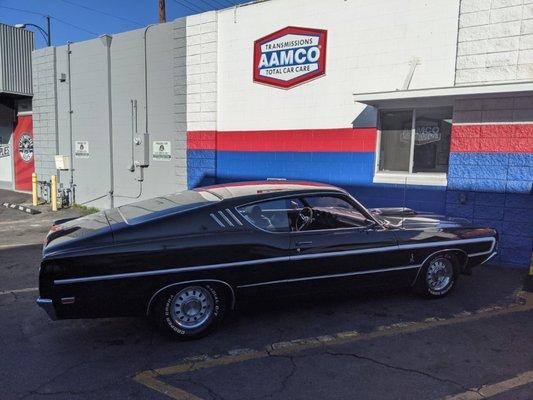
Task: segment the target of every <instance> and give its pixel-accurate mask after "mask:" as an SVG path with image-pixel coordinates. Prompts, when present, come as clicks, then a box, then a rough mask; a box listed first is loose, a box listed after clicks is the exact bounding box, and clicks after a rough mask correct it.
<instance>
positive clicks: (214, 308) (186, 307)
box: [152, 284, 226, 340]
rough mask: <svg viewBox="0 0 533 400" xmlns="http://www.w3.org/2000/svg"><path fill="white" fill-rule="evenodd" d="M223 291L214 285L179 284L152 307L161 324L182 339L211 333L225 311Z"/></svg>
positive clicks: (164, 328)
mask: <svg viewBox="0 0 533 400" xmlns="http://www.w3.org/2000/svg"><path fill="white" fill-rule="evenodd" d="M225 303H226V301H225V297H224V292H223V291H222V290H220V289H218V287H216V286H214V285H209V284H206V285H199V284H198V285H197V284H194V285H183V286H176V287H173V288H171V289H169V290H167V291H165V292H164V293H163V294H161V295H159V296H158V298H157V300H156V303H155V306H154V308H153V310H152V316H153V318H154V319H155V322H156V324H157V325H158V327H159V328H160V329H161V330H163V331H164V332H166V333H168V334H170V335H171V336H173V337H175V338H177V339H180V340H190V339H196V338H199V337H202V336H204V335H206V334H207V333H208V332H210V331H211V330H212V329H213V328H214V327H215V326H216V325H217V324H218V323H219V322H220V321H221V320H222V317H223V315H224V311H225Z"/></svg>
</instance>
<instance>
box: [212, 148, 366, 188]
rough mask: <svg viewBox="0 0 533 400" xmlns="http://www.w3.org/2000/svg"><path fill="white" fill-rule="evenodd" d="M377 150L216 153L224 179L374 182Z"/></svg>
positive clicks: (219, 173)
mask: <svg viewBox="0 0 533 400" xmlns="http://www.w3.org/2000/svg"><path fill="white" fill-rule="evenodd" d="M373 172H374V153H366V152H365V153H322V152H320V153H296V152H233V151H221V152H218V154H217V175H218V178H219V179H221V180H223V181H231V180H247V179H265V178H286V179H307V180H314V181H321V182H329V183H334V184H366V185H369V184H371V183H372V175H373Z"/></svg>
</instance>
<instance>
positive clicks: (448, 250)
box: [411, 249, 468, 286]
mask: <svg viewBox="0 0 533 400" xmlns="http://www.w3.org/2000/svg"><path fill="white" fill-rule="evenodd" d="M450 251H455V252H461V253H463V254H464V255H465V256H466V257H467V258H468V254H467V253H466V252H465V251H464V250H462V249H442V250H438V251H434V252H433V253H431V254H430V255H429V256H427V257H426V258H424V261H422V263H421V264H420V265H421V266H424V264H425V263H426V262H427V261H428V260H429V259H430V258H432V257H433V256H435V255H436V254H439V253H447V252H450ZM464 265H466V264H464ZM464 265H462V266H463V267H464ZM421 270H422V268H420V269H419V270H418V272H417V274H416V277H415V279H414V280H413V283H412V284H411V286H413V285H414V284H415V283H416V281H417V280H418V276H419V275H420V271H421Z"/></svg>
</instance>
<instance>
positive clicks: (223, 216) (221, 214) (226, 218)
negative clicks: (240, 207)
mask: <svg viewBox="0 0 533 400" xmlns="http://www.w3.org/2000/svg"><path fill="white" fill-rule="evenodd" d="M218 213H219V214H220V216H221V217H222V218H224V221H226V222H227V224H228V225H229V226H232V227H233V226H235V225H233V222H231V221H230V220H229V218H228V217H226V214H224V213H223V212H222V211H219V212H218Z"/></svg>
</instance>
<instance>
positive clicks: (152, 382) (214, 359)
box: [134, 293, 533, 400]
mask: <svg viewBox="0 0 533 400" xmlns="http://www.w3.org/2000/svg"><path fill="white" fill-rule="evenodd" d="M519 296H520V297H522V300H523V304H519V303H514V304H511V305H509V306H507V307H506V308H503V307H501V306H493V307H486V308H483V309H480V310H477V311H475V312H466V311H465V312H462V313H460V314H457V315H455V316H454V317H453V318H448V319H445V318H435V317H433V318H427V319H425V320H424V321H410V322H399V323H395V324H392V325H387V326H380V327H378V328H377V329H376V330H375V331H373V332H370V333H360V332H357V331H346V332H339V333H335V334H332V335H323V336H317V337H311V338H303V339H296V340H291V341H287V342H278V343H273V344H270V345H267V346H266V347H265V348H264V349H263V350H253V349H236V350H232V351H230V352H228V354H226V355H220V354H218V355H212V356H209V355H199V356H194V357H189V358H186V359H184V360H183V361H182V362H181V363H179V364H177V365H172V366H169V367H164V368H158V369H155V370H150V371H144V372H141V373H139V374H137V375H136V376H135V377H134V379H135V380H136V381H137V382H139V383H141V384H143V385H145V386H147V387H149V388H150V389H153V390H155V391H157V392H159V393H162V394H165V395H167V396H168V397H170V398H172V399H175V400H190V399H194V400H196V399H198V398H197V397H194V396H193V395H191V394H190V393H188V392H184V391H183V390H181V389H179V388H176V387H173V386H171V385H168V384H166V383H164V382H162V381H160V380H159V379H157V378H156V377H165V376H169V375H178V374H182V373H185V372H193V371H198V370H202V369H207V368H213V367H220V366H224V365H231V364H237V363H241V362H244V361H250V360H256V359H261V358H266V357H270V356H279V355H286V354H291V353H297V352H299V351H303V350H308V349H315V348H320V347H329V346H337V345H341V344H346V343H353V342H357V341H362V340H371V339H376V338H382V337H390V336H395V335H400V334H408V333H415V332H420V331H424V330H428V329H434V328H438V327H441V326H449V325H456V324H461V323H465V322H473V321H478V320H482V319H487V318H493V317H497V316H500V315H506V314H510V313H516V312H524V311H530V310H533V295H532V294H529V293H520V294H519ZM170 389H176V391H172V390H170ZM184 396H193V397H184Z"/></svg>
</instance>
